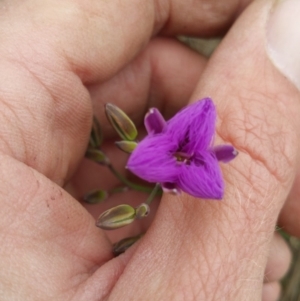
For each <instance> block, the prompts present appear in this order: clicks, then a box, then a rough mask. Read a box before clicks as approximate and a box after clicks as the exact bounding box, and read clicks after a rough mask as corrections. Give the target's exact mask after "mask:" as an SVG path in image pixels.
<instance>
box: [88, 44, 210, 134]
mask: <svg viewBox="0 0 300 301" xmlns="http://www.w3.org/2000/svg"><path fill="white" fill-rule="evenodd" d="M205 63H206V59H205V58H204V57H202V56H201V55H199V54H198V53H196V52H194V51H192V50H190V49H188V48H187V47H186V46H185V45H183V44H182V43H180V42H178V41H177V40H173V39H167V38H155V39H153V40H152V41H151V42H150V43H149V45H148V46H147V48H146V49H145V50H144V51H143V52H142V53H141V54H140V55H139V56H138V57H137V58H136V59H135V60H133V62H132V63H130V64H129V65H127V66H126V67H125V68H123V69H122V70H121V71H120V72H119V73H118V74H116V75H115V76H114V77H113V78H112V79H111V80H109V81H107V82H105V83H97V84H95V85H92V86H89V87H88V89H89V93H90V95H91V99H92V102H93V108H94V112H95V114H96V116H97V118H98V120H99V121H100V123H101V126H102V128H103V131H104V132H105V136H106V137H108V138H110V133H114V131H113V129H112V127H111V125H110V124H109V123H108V122H107V118H106V117H105V114H104V103H107V102H112V103H114V104H116V105H117V106H119V107H120V108H121V109H123V110H124V111H126V112H127V114H128V115H129V116H130V117H131V118H132V120H133V121H134V123H135V124H136V125H137V126H143V118H144V115H145V112H146V111H147V110H148V108H149V107H157V108H159V109H160V110H161V111H162V113H163V114H164V115H165V116H166V118H169V117H170V116H172V115H174V114H175V112H177V111H178V110H179V109H180V108H182V106H184V105H186V103H187V102H188V99H189V97H190V96H191V94H192V91H193V89H194V87H195V85H196V83H197V81H198V79H199V77H200V75H201V73H202V72H203V70H204V68H205Z"/></svg>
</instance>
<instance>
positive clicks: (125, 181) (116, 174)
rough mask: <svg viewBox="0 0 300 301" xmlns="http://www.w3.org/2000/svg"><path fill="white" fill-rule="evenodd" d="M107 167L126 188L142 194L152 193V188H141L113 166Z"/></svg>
mask: <svg viewBox="0 0 300 301" xmlns="http://www.w3.org/2000/svg"><path fill="white" fill-rule="evenodd" d="M107 167H108V168H109V170H110V171H111V172H112V173H113V174H114V175H115V177H116V178H117V179H119V180H120V181H121V182H122V183H124V184H125V185H126V186H128V187H129V188H131V189H134V190H137V191H142V192H148V193H149V192H152V189H153V188H151V187H146V186H141V185H138V184H135V183H132V182H131V181H129V180H128V179H126V178H124V177H123V176H122V175H121V174H120V173H119V172H118V171H117V170H115V168H114V167H113V165H112V164H108V165H107Z"/></svg>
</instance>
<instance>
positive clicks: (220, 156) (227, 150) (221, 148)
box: [213, 145, 238, 163]
mask: <svg viewBox="0 0 300 301" xmlns="http://www.w3.org/2000/svg"><path fill="white" fill-rule="evenodd" d="M213 152H214V153H215V155H216V157H217V160H218V161H222V162H224V163H228V162H229V161H231V160H233V159H234V158H235V157H236V156H237V155H238V151H237V150H236V149H235V148H234V147H233V146H232V145H217V146H215V147H214V148H213Z"/></svg>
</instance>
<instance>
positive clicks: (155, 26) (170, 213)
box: [0, 0, 300, 301]
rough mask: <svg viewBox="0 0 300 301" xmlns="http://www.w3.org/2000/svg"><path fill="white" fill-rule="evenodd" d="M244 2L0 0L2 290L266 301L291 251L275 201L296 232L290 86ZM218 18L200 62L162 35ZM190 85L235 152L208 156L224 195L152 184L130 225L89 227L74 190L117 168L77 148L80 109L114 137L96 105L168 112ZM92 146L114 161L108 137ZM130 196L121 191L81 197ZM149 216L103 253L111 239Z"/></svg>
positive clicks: (201, 32)
mask: <svg viewBox="0 0 300 301" xmlns="http://www.w3.org/2000/svg"><path fill="white" fill-rule="evenodd" d="M248 2H249V1H238V0H227V1H208V0H198V1H180V0H169V1H167V0H153V1H138V0H130V1H114V0H112V1H99V0H97V1H95V0H89V1H79V0H63V1H62V0H59V1H55V0H54V1H48V0H43V1H35V0H22V1H21V0H14V1H5V0H4V1H2V2H1V7H0V25H1V26H0V28H1V29H0V34H1V43H0V54H1V55H0V66H1V67H0V117H1V121H2V122H1V125H2V126H1V128H0V138H1V144H0V153H1V155H0V156H1V160H0V165H1V169H0V177H1V181H0V202H1V211H0V239H1V248H0V257H1V261H0V299H1V300H22V301H26V300H30V301H32V300H56V301H60V300H63V301H65V300H74V301H77V300H91V301H92V300H131V301H132V300H231V301H235V300H261V298H263V300H264V301H272V300H276V298H277V297H278V294H279V290H280V287H279V284H278V279H280V277H282V275H283V274H284V273H285V271H286V270H287V266H288V263H289V258H290V253H289V250H288V248H287V247H286V245H285V244H284V242H283V241H282V240H281V238H280V237H279V236H277V235H276V236H274V228H275V224H276V222H277V219H278V216H279V215H280V212H281V215H280V216H281V218H280V225H281V226H283V227H285V228H286V229H288V230H289V231H290V233H293V234H299V233H300V225H299V224H297V222H296V220H295V219H293V218H290V217H293V216H299V210H300V207H299V205H298V204H297V203H295V197H296V193H295V189H293V186H292V184H293V182H294V180H295V178H296V174H297V171H298V160H299V158H298V156H299V153H300V152H299V151H298V150H299V140H298V137H299V130H300V128H299V122H300V118H298V116H297V114H298V112H300V107H299V106H300V102H299V91H298V90H296V88H295V87H294V86H293V85H292V84H291V83H290V82H289V81H287V80H286V79H285V78H284V77H283V76H282V75H281V74H280V73H279V72H278V71H277V70H276V68H274V66H273V65H272V63H271V62H270V60H269V59H268V57H267V55H266V51H265V24H266V22H267V18H268V15H269V12H270V8H271V6H272V2H271V1H264V0H262V1H258V2H255V3H253V4H251V5H249V6H248V4H249V3H248ZM241 12H243V14H242V15H241V17H240V18H239V19H238V20H237V21H235V19H236V18H237V16H238V15H239V14H240V13H241ZM234 21H235V22H234ZM232 23H234V24H233V25H232ZM231 25H232V27H231V30H230V32H228V33H227V34H226V35H225V38H224V40H223V43H222V44H221V45H220V46H219V47H218V49H217V51H216V52H215V54H214V55H213V57H212V58H211V59H210V60H209V61H208V62H207V61H206V59H204V58H203V57H201V56H199V55H198V54H196V53H194V52H193V51H191V50H189V49H187V48H186V47H185V46H183V45H182V44H180V43H179V42H177V41H176V40H174V39H173V37H174V36H175V35H178V34H186V35H198V36H212V35H216V34H220V33H222V34H223V33H225V32H226V30H227V29H228V28H229V27H230V26H231ZM165 36H168V38H166V37H165ZM152 37H153V39H151V38H152ZM150 39H151V40H150ZM205 96H210V97H212V98H213V99H214V101H215V103H216V106H217V110H218V124H217V135H216V144H221V143H230V144H233V145H234V146H235V147H236V148H237V149H238V150H239V151H240V154H239V157H238V158H237V159H236V160H234V161H233V162H232V163H230V164H228V165H222V171H223V174H224V178H225V182H226V192H225V197H224V200H223V201H222V202H215V201H202V200H197V199H194V198H192V197H190V196H188V195H185V194H182V195H180V196H178V197H174V196H172V195H164V196H163V198H162V200H161V202H160V205H159V207H158V204H157V203H156V204H153V206H152V207H153V208H152V213H151V217H149V218H147V220H145V221H143V222H140V223H135V224H133V225H132V226H129V227H127V228H124V229H122V230H120V231H116V232H109V233H108V234H107V233H105V232H104V231H101V230H100V229H98V228H96V227H95V225H94V224H95V221H94V218H93V217H92V216H91V215H90V214H89V213H88V211H87V210H86V209H85V208H84V207H83V206H82V204H80V203H79V202H78V201H77V200H76V198H79V197H80V196H81V195H82V194H83V193H84V192H86V191H88V190H90V189H92V188H96V187H99V186H101V187H113V186H114V185H115V184H117V181H116V180H115V178H114V177H113V176H112V175H111V174H109V173H107V171H106V169H104V168H102V167H98V166H95V165H94V164H93V163H91V162H88V161H87V160H83V156H84V152H85V149H86V145H87V142H88V139H89V133H90V127H91V121H92V115H93V112H94V113H95V114H96V115H97V117H98V118H99V120H100V121H101V124H102V126H103V129H104V132H105V136H106V137H108V138H109V137H110V138H115V137H113V132H112V130H111V128H110V127H109V126H108V124H107V123H106V121H105V118H104V113H103V104H104V103H105V102H108V101H109V102H112V103H115V104H117V105H118V106H120V107H121V108H122V109H124V110H125V111H126V112H127V113H128V114H129V115H130V116H131V117H132V118H133V119H134V121H135V122H136V123H137V124H139V125H142V118H143V114H144V113H145V111H146V110H147V108H148V107H150V106H151V107H152V106H155V107H158V108H160V109H161V110H162V111H163V113H164V115H165V116H166V117H167V118H168V117H170V116H171V115H173V114H174V113H175V112H176V111H177V110H178V109H180V108H181V107H182V106H184V105H186V104H187V103H189V102H192V101H194V100H196V99H200V98H203V97H205ZM103 148H104V149H105V150H106V151H107V152H109V153H110V154H111V159H112V160H113V162H114V163H115V165H116V166H117V167H118V168H121V167H122V166H124V164H125V162H126V156H121V155H120V151H119V150H118V149H116V148H115V147H114V146H113V144H112V143H109V142H107V143H106V144H105V145H104V146H103ZM75 171H76V173H75ZM295 183H296V182H295ZM296 184H297V183H296ZM296 187H297V186H296ZM65 188H66V189H65ZM66 190H67V191H66ZM289 194H290V195H291V196H293V198H288V195H289ZM144 197H145V195H143V194H137V193H133V192H132V193H131V192H130V193H127V194H123V195H118V196H115V197H114V198H112V200H110V201H109V202H108V203H106V204H104V205H103V206H102V207H101V206H99V207H91V206H90V207H89V208H88V210H89V211H90V212H91V213H92V215H94V216H97V214H98V213H99V212H102V211H103V210H104V209H107V208H109V207H111V206H113V205H115V204H118V203H121V202H130V203H131V204H137V203H138V202H140V201H141V200H143V198H144ZM291 203H293V206H291V205H290V204H291ZM155 208H158V209H157V212H155ZM151 219H153V222H152V224H151V226H150V227H149V224H150V222H151ZM148 227H149V230H148V232H147V234H146V236H145V237H144V238H143V239H142V240H141V241H140V243H138V244H137V245H135V246H134V247H133V248H131V249H130V250H129V251H128V252H126V253H125V255H123V256H120V257H118V258H115V259H114V258H113V257H112V253H111V241H113V242H114V241H116V240H118V239H120V238H122V237H124V236H129V235H132V234H137V233H139V232H140V231H144V230H145V229H146V228H148ZM270 250H271V252H270ZM274 250H276V252H275V251H274ZM268 259H269V260H268ZM263 283H265V284H264V285H263ZM262 296H263V297H262Z"/></svg>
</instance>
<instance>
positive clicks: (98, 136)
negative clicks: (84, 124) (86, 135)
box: [89, 116, 103, 148]
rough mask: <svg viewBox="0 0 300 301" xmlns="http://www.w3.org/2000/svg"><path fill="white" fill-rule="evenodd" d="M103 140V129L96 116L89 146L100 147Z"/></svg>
mask: <svg viewBox="0 0 300 301" xmlns="http://www.w3.org/2000/svg"><path fill="white" fill-rule="evenodd" d="M102 140H103V135H102V130H101V127H100V124H99V122H98V120H97V118H96V117H95V116H94V118H93V125H92V130H91V135H90V142H89V147H90V148H99V147H100V146H101V144H102Z"/></svg>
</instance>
